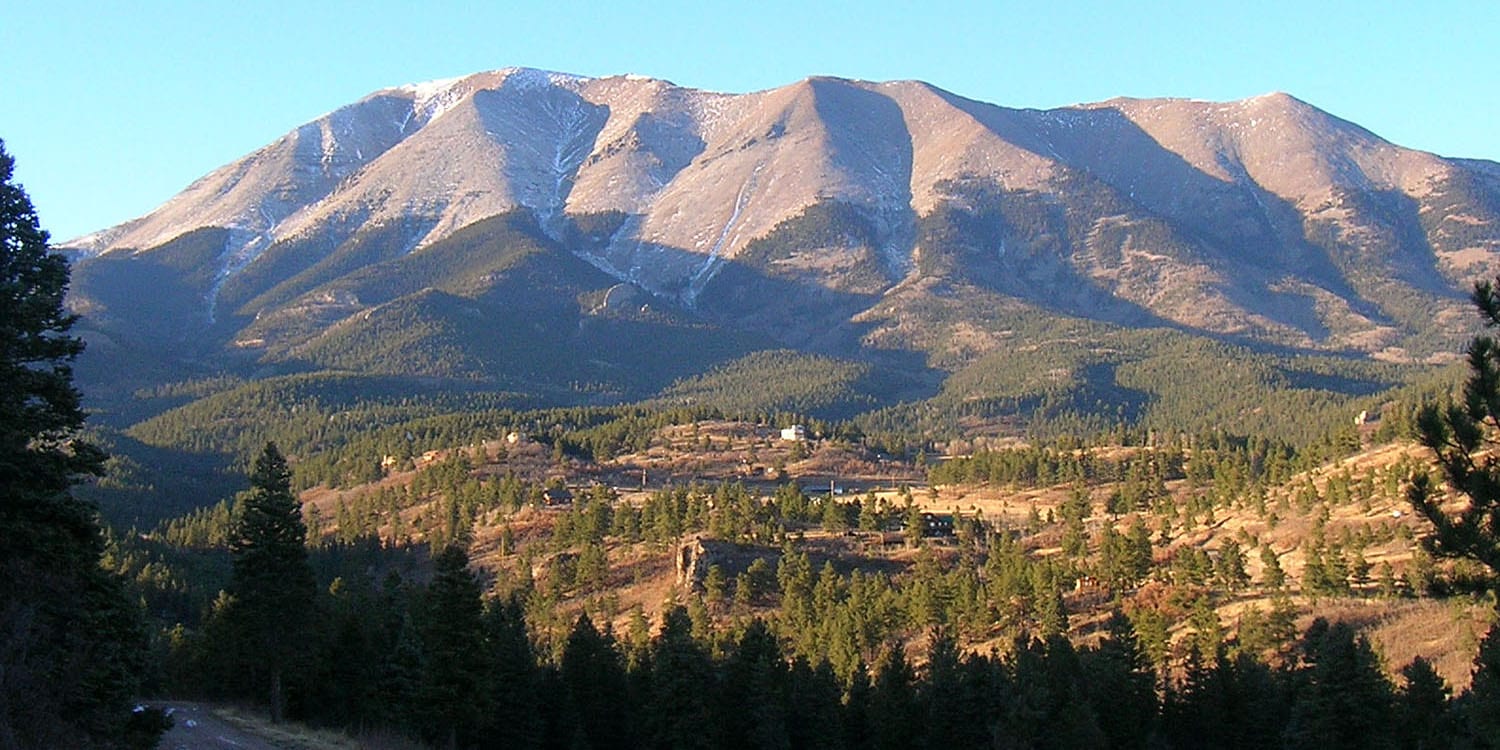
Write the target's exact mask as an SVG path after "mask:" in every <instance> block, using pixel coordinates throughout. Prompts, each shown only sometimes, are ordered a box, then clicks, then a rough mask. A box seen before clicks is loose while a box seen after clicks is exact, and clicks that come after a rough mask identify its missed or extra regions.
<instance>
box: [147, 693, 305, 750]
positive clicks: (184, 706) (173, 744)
mask: <svg viewBox="0 0 1500 750" xmlns="http://www.w3.org/2000/svg"><path fill="white" fill-rule="evenodd" d="M159 707H160V708H162V709H163V710H170V711H171V712H172V721H173V722H174V723H173V726H172V730H171V731H170V732H167V733H166V734H165V735H162V738H161V744H159V745H157V746H156V747H157V750H223V749H225V748H235V749H236V750H278V747H277V746H276V745H274V744H272V743H270V742H268V741H267V740H266V739H264V738H262V737H257V736H255V735H253V734H249V733H247V732H245V731H244V730H243V729H240V728H239V727H236V726H235V725H233V724H230V723H229V722H227V721H224V720H223V719H221V718H219V717H217V716H215V715H214V714H213V712H212V711H209V710H208V708H207V707H205V706H202V705H199V704H197V703H163V704H160V706H159Z"/></svg>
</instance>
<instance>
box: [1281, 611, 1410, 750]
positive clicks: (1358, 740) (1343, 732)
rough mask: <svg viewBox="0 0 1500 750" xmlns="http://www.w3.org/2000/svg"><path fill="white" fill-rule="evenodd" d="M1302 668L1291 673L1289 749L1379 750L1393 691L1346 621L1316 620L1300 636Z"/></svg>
mask: <svg viewBox="0 0 1500 750" xmlns="http://www.w3.org/2000/svg"><path fill="white" fill-rule="evenodd" d="M1302 661H1303V665H1302V667H1301V669H1299V670H1298V673H1297V675H1296V678H1297V680H1296V682H1297V685H1296V686H1295V688H1294V695H1293V700H1292V714H1291V718H1290V720H1289V721H1288V723H1287V728H1286V732H1285V735H1284V737H1283V740H1284V743H1285V745H1286V746H1287V747H1289V748H1316V749H1317V750H1335V749H1336V748H1350V749H1351V750H1353V749H1354V748H1361V749H1363V748H1378V747H1390V746H1393V745H1394V741H1393V738H1392V736H1391V731H1390V730H1391V729H1392V726H1391V709H1392V706H1393V703H1394V701H1393V699H1394V695H1393V691H1392V690H1391V685H1390V683H1389V682H1387V681H1386V679H1385V675H1383V674H1382V673H1381V671H1380V661H1379V659H1378V658H1376V656H1375V652H1374V651H1373V650H1372V649H1371V648H1370V644H1369V642H1368V641H1366V640H1365V639H1364V637H1362V636H1361V637H1356V636H1355V634H1354V629H1353V628H1351V627H1349V626H1348V625H1347V624H1345V623H1342V622H1340V623H1335V624H1333V625H1329V624H1328V623H1327V622H1325V621H1323V620H1322V619H1321V618H1319V619H1318V620H1316V621H1314V622H1313V624H1312V626H1311V627H1309V628H1308V630H1307V633H1306V635H1304V636H1303V649H1302Z"/></svg>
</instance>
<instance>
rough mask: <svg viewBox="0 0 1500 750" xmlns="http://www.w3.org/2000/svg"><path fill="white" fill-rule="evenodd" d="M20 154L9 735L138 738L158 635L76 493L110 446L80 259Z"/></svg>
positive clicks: (10, 400)
mask: <svg viewBox="0 0 1500 750" xmlns="http://www.w3.org/2000/svg"><path fill="white" fill-rule="evenodd" d="M14 166H15V165H14V161H13V160H12V159H11V157H10V155H9V154H7V153H6V152H5V146H4V143H3V142H0V540H3V541H0V747H19V748H26V747H70V746H90V745H103V746H118V745H124V744H128V743H129V742H132V741H134V740H132V739H131V738H130V737H129V736H128V732H127V729H126V724H127V720H128V718H129V716H130V713H129V710H128V708H129V703H128V702H129V700H130V698H131V694H132V693H133V692H134V691H135V689H136V685H137V679H138V675H139V674H140V673H141V671H142V666H143V661H144V653H145V640H144V636H143V630H142V626H141V624H140V621H139V615H138V613H137V611H136V610H135V608H134V607H132V606H131V605H130V603H129V601H128V600H127V599H126V597H125V594H124V592H123V589H122V587H121V586H120V584H119V582H118V581H117V580H116V579H115V578H113V577H112V576H109V575H107V574H105V573H104V572H103V571H102V570H101V568H100V567H99V559H100V554H101V552H102V550H103V543H102V540H101V536H100V531H99V527H98V524H97V522H96V520H95V518H96V510H95V509H94V507H93V506H92V505H90V504H89V503H86V502H83V501H81V500H79V499H78V498H75V497H74V496H73V495H72V493H71V492H70V488H71V487H72V485H73V484H74V482H76V481H78V480H79V479H80V478H81V477H84V476H87V475H96V474H99V473H100V470H101V466H102V465H103V461H104V455H103V453H102V452H100V451H99V450H98V449H97V448H95V447H93V446H91V445H89V444H87V443H85V442H83V441H80V440H78V439H77V437H76V436H77V432H78V430H79V429H80V428H81V427H82V426H83V421H84V415H83V410H82V409H81V408H80V405H79V394H78V391H77V390H76V389H74V387H73V372H72V362H73V360H74V358H76V357H77V356H78V355H79V353H81V352H82V351H83V342H82V341H81V340H79V339H78V338H75V337H73V336H71V335H69V331H70V330H71V329H72V326H73V324H74V322H75V320H76V318H75V316H73V315H70V314H68V313H67V312H66V311H65V309H64V307H63V297H64V295H65V294H66V292H67V287H68V277H69V270H68V263H67V261H66V260H65V259H64V258H63V257H62V256H61V255H58V254H56V253H53V252H51V250H50V249H49V248H48V245H47V239H48V238H47V233H46V232H44V231H42V229H41V227H40V224H39V222H38V220H37V216H36V211H35V209H34V208H33V207H32V205H31V199H30V198H29V197H28V196H27V195H26V191H25V190H23V189H22V188H21V186H20V185H17V184H15V183H14V182H12V181H11V179H12V175H13V173H14ZM143 742H145V743H146V745H147V746H150V744H154V742H155V739H154V737H153V738H150V739H149V740H143Z"/></svg>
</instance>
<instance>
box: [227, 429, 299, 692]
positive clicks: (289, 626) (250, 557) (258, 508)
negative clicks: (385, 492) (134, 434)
mask: <svg viewBox="0 0 1500 750" xmlns="http://www.w3.org/2000/svg"><path fill="white" fill-rule="evenodd" d="M306 543H307V530H306V528H305V527H304V526H303V525H302V506H301V505H300V504H299V503H298V502H297V498H296V497H295V496H293V495H292V472H291V469H290V468H288V467H287V463H286V459H285V458H283V457H282V455H281V451H279V450H277V448H276V445H275V444H274V443H266V447H265V448H264V449H263V450H262V451H261V453H260V455H259V456H258V457H256V459H255V465H254V467H253V468H252V469H251V472H250V491H249V492H248V493H246V494H245V496H244V497H243V498H242V499H241V503H240V507H239V514H238V516H237V517H236V519H235V523H234V528H233V529H232V531H231V535H230V541H229V549H230V552H231V553H232V554H233V556H234V570H233V575H232V577H231V578H230V583H229V593H230V595H231V596H232V597H233V602H232V604H231V605H230V607H229V610H228V612H227V618H228V620H229V622H230V623H231V630H232V632H233V634H234V637H235V638H237V639H238V640H239V641H240V643H239V644H238V646H239V648H238V651H239V653H240V654H242V658H243V659H245V660H246V663H245V664H243V665H242V666H243V667H245V668H246V671H247V672H249V673H250V674H252V675H255V679H254V684H255V685H256V688H257V690H259V689H265V690H267V691H268V692H267V693H266V695H267V697H268V699H269V701H270V709H271V720H272V721H273V722H279V721H281V719H282V718H283V712H284V710H285V708H286V695H285V689H284V687H285V685H284V683H285V681H286V677H287V675H289V674H293V673H294V670H296V669H297V668H298V667H299V666H301V664H302V662H303V659H304V657H305V656H306V655H307V644H308V642H309V636H310V634H311V632H312V615H313V605H314V600H315V596H316V593H317V584H316V582H315V581H314V580H313V572H312V566H311V565H309V564H308V561H307V546H306Z"/></svg>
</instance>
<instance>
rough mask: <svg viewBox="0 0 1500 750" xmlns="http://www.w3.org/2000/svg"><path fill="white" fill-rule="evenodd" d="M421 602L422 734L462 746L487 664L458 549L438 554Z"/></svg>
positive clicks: (471, 587)
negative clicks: (424, 662)
mask: <svg viewBox="0 0 1500 750" xmlns="http://www.w3.org/2000/svg"><path fill="white" fill-rule="evenodd" d="M423 604H424V607H423V613H422V614H423V617H422V625H421V633H422V647H423V652H424V657H425V660H426V664H425V669H424V670H423V674H422V682H421V687H420V689H419V690H418V694H417V706H418V708H419V711H420V713H419V716H420V717H421V721H420V723H421V725H422V726H423V727H424V731H423V734H425V735H427V737H428V738H429V739H431V740H435V741H438V742H440V743H441V744H442V745H443V746H445V747H448V748H450V750H451V748H455V747H459V746H464V747H467V746H469V744H471V743H472V742H473V740H474V739H475V738H476V737H477V736H478V731H479V727H480V724H481V721H482V719H483V718H484V717H485V715H486V713H487V712H486V710H485V709H486V706H485V699H486V697H487V695H488V693H487V691H486V689H485V688H486V684H485V677H486V674H487V673H488V667H489V665H488V664H487V663H486V661H487V660H486V659H485V658H484V656H483V654H484V649H483V644H484V627H483V620H482V615H483V612H484V603H483V601H482V600H481V599H480V591H479V583H478V582H477V581H475V580H474V576H473V574H472V573H470V572H469V556H468V554H467V553H465V552H464V550H463V549H462V548H461V547H457V546H450V547H447V548H446V549H444V550H443V551H442V552H441V553H439V554H438V556H437V559H436V560H435V561H434V571H433V576H432V583H431V584H429V585H428V587H427V596H426V600H425V601H424V602H423Z"/></svg>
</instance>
